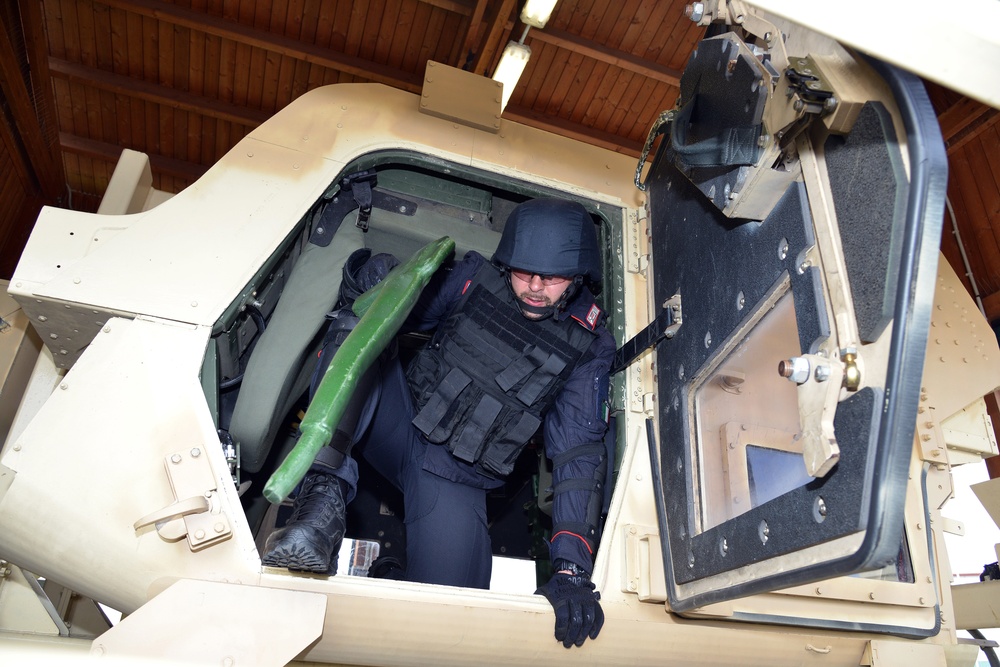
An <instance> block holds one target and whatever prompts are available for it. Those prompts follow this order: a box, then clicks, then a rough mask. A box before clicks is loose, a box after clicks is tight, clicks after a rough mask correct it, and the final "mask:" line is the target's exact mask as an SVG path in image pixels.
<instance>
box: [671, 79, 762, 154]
mask: <svg viewBox="0 0 1000 667" xmlns="http://www.w3.org/2000/svg"><path fill="white" fill-rule="evenodd" d="M697 103H698V95H695V96H694V97H692V98H691V100H690V101H689V102H688V103H687V104H685V105H684V107H683V108H682V109H681V111H680V113H679V114H677V117H676V118H675V119H674V122H673V125H672V126H671V128H670V147H671V148H673V149H674V152H675V153H677V154H678V155H679V156H680V157H681V161H682V162H683V163H684V164H685V166H688V167H730V166H738V165H739V166H742V165H751V164H754V163H755V162H756V161H757V155H758V153H759V152H760V148H759V147H758V146H757V137H759V136H760V131H761V126H760V125H752V126H742V127H729V128H726V129H724V130H722V131H720V132H718V133H717V134H715V135H713V136H712V137H711V138H709V139H705V140H703V141H695V142H693V143H690V144H689V143H686V140H687V129H688V126H689V125H690V124H691V114H692V112H693V110H694V108H695V106H696V105H697Z"/></svg>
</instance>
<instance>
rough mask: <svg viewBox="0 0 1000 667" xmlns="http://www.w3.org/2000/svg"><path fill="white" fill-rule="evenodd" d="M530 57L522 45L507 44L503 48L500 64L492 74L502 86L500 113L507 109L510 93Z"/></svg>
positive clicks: (525, 47) (528, 51)
mask: <svg viewBox="0 0 1000 667" xmlns="http://www.w3.org/2000/svg"><path fill="white" fill-rule="evenodd" d="M530 57H531V49H529V48H528V47H527V46H525V45H524V44H518V43H517V42H508V43H507V46H506V47H504V50H503V54H502V55H501V56H500V63H499V64H498V65H497V68H496V70H494V72H493V80H494V81H499V82H500V83H502V84H503V100H502V101H501V103H500V111H501V112H502V111H503V110H504V109H506V108H507V102H508V101H509V100H510V96H511V93H513V92H514V86H516V85H517V80H518V79H520V78H521V74H522V72H524V68H525V66H526V65H527V64H528V58H530Z"/></svg>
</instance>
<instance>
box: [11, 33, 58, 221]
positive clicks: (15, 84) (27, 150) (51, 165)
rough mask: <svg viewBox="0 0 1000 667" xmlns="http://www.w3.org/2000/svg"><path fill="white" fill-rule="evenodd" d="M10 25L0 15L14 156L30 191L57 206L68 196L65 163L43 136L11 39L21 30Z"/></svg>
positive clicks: (27, 83)
mask: <svg viewBox="0 0 1000 667" xmlns="http://www.w3.org/2000/svg"><path fill="white" fill-rule="evenodd" d="M7 23H8V21H7V19H6V18H5V17H4V16H3V15H2V14H0V93H2V95H3V98H4V101H5V106H6V107H7V109H8V114H9V115H8V118H9V119H10V120H11V122H12V124H13V126H14V132H15V134H16V136H15V135H14V134H12V135H11V141H12V142H13V143H12V144H11V145H12V147H14V148H15V150H14V151H12V152H11V155H12V156H17V157H15V158H14V161H15V162H22V163H23V166H24V172H23V175H24V177H26V178H27V179H28V181H30V182H31V183H30V186H29V188H28V189H30V190H33V191H35V192H37V193H39V194H41V196H42V197H44V198H45V199H46V200H47V201H49V202H50V203H54V202H56V201H59V200H61V198H62V196H63V194H64V193H65V189H66V178H65V176H64V175H63V171H62V163H61V162H59V161H57V160H56V159H55V153H53V151H52V150H51V149H50V148H51V147H50V145H49V143H48V142H47V141H46V138H45V136H44V133H43V132H42V126H41V123H40V122H39V117H38V113H39V109H37V108H36V107H35V105H34V103H33V95H32V92H33V91H32V90H30V89H29V87H28V86H29V82H28V81H25V79H24V76H23V75H22V73H21V69H20V67H19V66H18V63H19V59H18V57H17V52H18V50H19V49H17V48H16V47H15V45H14V44H12V43H11V40H10V38H11V36H12V35H14V36H20V35H22V34H23V33H22V32H21V26H20V25H17V26H8V25H7ZM53 120H54V119H53ZM25 185H26V186H28V185H29V183H25ZM36 188H37V190H36Z"/></svg>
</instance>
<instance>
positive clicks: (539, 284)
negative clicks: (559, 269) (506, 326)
mask: <svg viewBox="0 0 1000 667" xmlns="http://www.w3.org/2000/svg"><path fill="white" fill-rule="evenodd" d="M571 282H573V279H572V278H567V277H566V276H541V275H538V274H537V273H530V272H528V271H521V270H520V269H511V272H510V286H511V288H512V289H513V290H514V296H516V297H517V298H518V299H520V300H521V301H523V302H524V303H526V304H528V305H529V306H535V307H536V308H546V307H548V306H551V305H552V304H554V303H555V302H556V301H558V300H559V297H560V296H562V293H563V292H565V291H566V288H567V287H569V284H570V283H571ZM521 313H522V314H523V315H524V316H525V317H527V318H528V319H529V320H540V319H542V317H544V315H541V314H536V313H529V312H527V311H525V310H523V309H522V310H521Z"/></svg>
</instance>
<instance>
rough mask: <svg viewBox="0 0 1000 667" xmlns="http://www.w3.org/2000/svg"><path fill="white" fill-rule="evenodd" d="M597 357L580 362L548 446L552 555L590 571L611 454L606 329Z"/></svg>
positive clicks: (549, 429)
mask: <svg viewBox="0 0 1000 667" xmlns="http://www.w3.org/2000/svg"><path fill="white" fill-rule="evenodd" d="M593 345H594V346H596V348H594V347H592V349H591V352H593V354H594V356H593V358H592V359H591V360H590V361H588V362H586V363H584V364H581V365H580V366H579V367H577V368H576V369H575V370H574V371H573V374H572V375H571V376H570V378H569V380H568V381H567V382H566V385H565V386H564V387H563V390H562V392H561V393H560V395H559V397H558V398H557V399H556V401H555V404H554V405H553V407H552V409H551V410H550V411H549V413H548V414H547V415H546V419H545V449H546V454H547V455H548V457H549V458H550V459H551V460H552V482H553V506H552V539H551V542H550V545H549V555H550V558H551V559H552V560H553V561H555V560H556V559H564V560H568V561H571V562H573V563H576V564H577V565H578V566H580V567H581V568H582V569H584V570H586V571H587V572H590V571H591V570H592V569H593V556H594V551H595V549H596V547H597V541H598V539H599V535H598V530H599V524H600V515H601V510H602V506H603V504H604V485H605V483H606V478H607V469H608V456H607V448H606V445H605V435H606V433H607V428H608V424H607V410H606V402H607V398H608V383H609V378H608V372H609V370H610V368H611V361H612V359H613V358H614V351H615V345H614V339H613V338H612V337H611V334H610V333H608V332H607V330H603V329H602V332H601V335H599V336H598V338H597V339H596V340H595V341H594V343H593Z"/></svg>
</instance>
